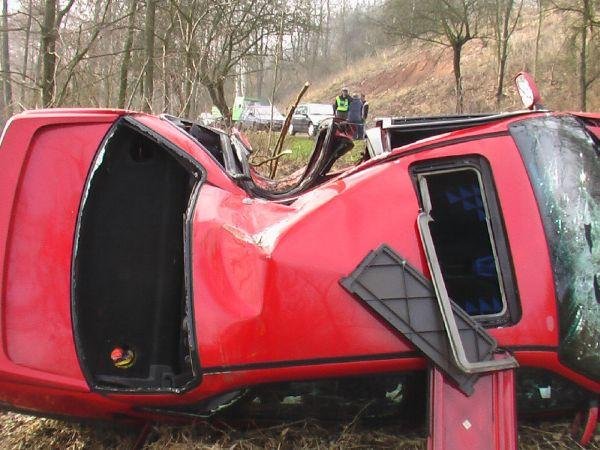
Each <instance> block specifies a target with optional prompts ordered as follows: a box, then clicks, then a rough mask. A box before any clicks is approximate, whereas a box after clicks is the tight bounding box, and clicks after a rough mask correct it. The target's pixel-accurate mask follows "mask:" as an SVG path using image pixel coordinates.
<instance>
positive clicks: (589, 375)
mask: <svg viewBox="0 0 600 450" xmlns="http://www.w3.org/2000/svg"><path fill="white" fill-rule="evenodd" d="M369 138H370V141H369V144H368V147H369V152H368V153H367V154H366V155H365V158H364V159H365V160H364V161H363V162H362V163H361V164H359V165H357V166H356V167H354V168H351V169H349V170H346V171H344V172H341V173H331V171H330V169H331V167H332V165H333V163H334V162H335V160H337V158H339V157H340V156H341V155H342V154H344V153H345V152H347V151H348V150H349V149H350V148H351V147H352V140H351V133H349V132H348V130H345V128H344V125H343V124H340V123H337V122H334V124H333V125H332V126H331V127H330V128H329V129H327V130H324V131H323V132H321V133H320V135H319V136H318V139H317V141H316V150H315V152H314V153H313V155H312V157H311V159H310V161H309V164H308V166H307V168H306V171H305V172H304V174H303V175H302V176H299V177H296V178H294V179H289V180H287V182H286V183H278V184H275V183H274V182H272V181H271V180H268V179H265V178H262V177H260V176H259V175H257V174H256V173H255V172H254V170H253V169H252V168H251V167H250V165H249V163H248V158H247V157H248V155H249V152H250V151H251V150H250V148H249V146H248V145H247V143H246V142H245V139H244V137H243V136H242V135H240V134H238V133H235V132H234V133H233V134H232V135H228V134H226V133H224V132H221V131H218V130H215V129H212V128H208V127H203V126H200V125H197V124H193V123H190V122H187V121H184V120H181V119H176V118H173V117H168V116H161V117H155V116H150V115H146V114H141V113H133V112H128V111H119V110H92V109H57V110H39V111H29V112H25V113H22V114H19V115H17V116H15V117H13V118H12V119H11V120H10V121H9V123H8V124H7V126H6V128H5V130H4V134H3V136H2V142H1V146H0V168H1V169H2V176H1V177H0V205H1V208H0V274H1V276H0V292H1V308H0V311H1V314H2V320H1V325H0V327H1V330H2V333H1V334H0V339H1V340H2V351H1V352H0V402H2V403H3V404H4V405H6V406H7V407H10V408H14V409H18V410H24V411H30V412H37V413H43V414H53V415H63V416H70V417H77V418H100V419H112V418H124V419H126V418H130V419H161V418H169V417H176V416H194V415H206V414H210V413H211V412H212V411H215V410H217V409H219V408H220V407H222V406H225V405H228V404H229V403H231V402H232V400H234V399H235V398H236V397H237V395H238V393H239V392H240V391H241V390H243V389H245V388H248V387H252V386H256V385H264V384H269V383H277V382H282V381H297V380H313V379H327V378H333V377H336V378H341V377H354V376H359V375H373V374H388V373H403V372H410V371H415V370H423V369H425V368H427V367H432V369H431V373H432V375H431V377H430V380H431V391H430V396H431V398H432V399H433V400H432V401H433V402H434V404H433V408H432V411H433V412H431V414H434V416H435V414H439V417H438V416H435V417H436V419H435V420H436V421H435V423H434V424H433V425H432V434H431V438H430V445H432V448H469V447H465V446H464V445H465V444H461V442H462V443H464V442H471V443H472V442H476V443H477V442H480V441H477V440H475V441H469V440H468V439H470V438H469V437H468V436H467V437H465V436H458V435H459V431H460V432H461V433H463V434H465V433H468V431H469V430H471V432H473V430H476V429H478V428H477V427H482V428H481V429H482V430H487V431H485V433H484V434H485V439H484V440H482V441H481V442H483V441H486V442H488V443H493V445H494V446H493V447H490V448H513V447H514V445H515V443H514V439H513V438H510V436H514V435H515V433H514V396H513V395H512V392H513V389H514V386H513V376H512V374H513V372H514V368H515V367H516V366H517V365H520V366H522V367H526V366H530V367H537V368H544V369H547V370H549V371H552V372H554V373H556V374H558V375H561V376H562V377H565V378H567V379H568V380H570V381H572V382H574V383H576V384H577V385H579V386H580V387H582V388H584V389H585V390H587V391H588V392H589V393H591V394H590V397H592V398H594V397H596V396H597V394H598V393H599V392H600V352H599V351H598V345H599V344H598V342H599V340H600V339H599V333H600V331H599V329H600V327H599V326H598V325H599V323H600V312H599V311H600V308H599V306H600V305H599V303H598V302H599V300H600V288H599V286H600V280H599V279H598V277H599V276H600V275H599V273H600V270H599V268H600V266H599V260H600V247H599V245H598V240H599V239H600V234H599V233H600V230H599V229H598V227H599V226H600V221H599V217H600V209H599V208H600V203H599V200H598V186H600V184H599V181H600V179H599V178H600V160H599V159H598V151H599V138H600V115H599V114H578V113H554V112H549V111H545V110H537V111H521V112H516V113H510V114H500V115H480V116H459V117H435V118H415V119H384V120H380V121H379V123H378V127H377V128H375V129H373V130H371V131H370V133H369ZM450 299H452V300H450ZM490 374H491V375H490ZM478 379H479V381H478ZM499 391H500V392H499ZM501 394H502V395H501ZM440 396H445V397H444V398H446V399H447V401H448V402H452V404H453V405H454V406H453V408H454V409H455V410H456V411H451V410H449V408H448V405H447V404H446V406H445V407H444V406H442V402H441V401H440V402H437V400H436V399H440V400H441V397H440ZM486 396H487V397H486ZM492 400H493V401H492ZM461 402H465V403H464V404H465V405H470V406H469V408H471V409H473V405H479V406H478V408H479V407H481V408H482V409H481V410H480V411H475V412H472V414H474V415H475V416H477V415H478V414H479V415H480V416H481V417H469V418H464V417H463V416H460V414H462V412H459V411H458V409H460V408H459V406H457V405H460V404H462V403H461ZM469 402H471V403H469ZM473 402H478V403H473ZM502 405H504V406H502ZM488 407H489V408H491V411H495V413H494V417H495V419H494V420H495V421H496V422H494V427H495V428H493V429H496V430H499V429H504V430H505V431H506V432H507V433H508V434H506V436H508V437H498V436H497V435H495V437H494V436H491V437H490V433H492V431H490V430H491V429H490V428H486V427H488V425H489V423H488V422H486V421H487V420H488V419H487V418H485V417H483V416H485V414H484V413H483V412H481V411H483V410H484V409H485V408H488ZM503 408H504V409H503ZM485 410H486V411H487V409H485ZM442 416H443V419H442V418H441V417H442ZM455 416H456V417H455ZM490 417H491V416H490ZM498 417H503V419H501V420H500V419H498ZM455 419H456V420H458V419H460V422H457V423H456V424H455V423H454V422H452V420H455ZM463 419H464V421H463ZM444 420H445V421H446V422H444ZM499 420H500V422H501V421H502V420H505V422H503V423H504V425H501V424H500V425H499V424H498V421H499ZM444 423H445V425H444V426H445V427H446V429H450V428H452V429H454V430H456V433H455V435H451V433H450V434H448V432H445V434H444V436H445V437H444V439H446V440H447V442H450V443H454V444H452V445H454V447H452V445H450V446H448V445H449V444H447V443H444V442H443V441H441V440H440V439H442V437H441V436H442V434H440V429H439V428H435V427H436V426H437V427H440V426H442V424H444ZM460 424H462V425H460ZM486 424H487V425H486ZM459 425H460V426H459ZM498 427H500V428H498ZM502 427H504V428H502ZM459 429H460V430H459ZM436 430H437V434H436ZM472 434H473V433H472ZM436 436H437V437H436ZM480 437H481V436H480ZM465 439H467V440H466V441H465ZM473 439H475V438H473ZM498 439H500V441H499V440H498ZM502 439H505V440H504V441H503V440H502ZM511 439H513V440H511ZM438 441H439V442H438ZM436 445H437V447H436ZM461 445H462V447H460V446H461ZM486 445H487V444H486ZM490 445H491V444H490ZM444 446H445V447H444ZM470 448H475V447H470ZM478 448H484V447H478Z"/></svg>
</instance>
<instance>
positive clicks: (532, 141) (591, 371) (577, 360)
mask: <svg viewBox="0 0 600 450" xmlns="http://www.w3.org/2000/svg"><path fill="white" fill-rule="evenodd" d="M510 132H511V134H512V136H513V138H514V140H515V141H516V143H517V146H518V147H519V150H520V152H521V155H522V157H523V160H524V161H525V165H526V166H527V170H528V172H529V177H530V180H531V184H532V185H533V188H534V192H535V195H536V198H537V202H538V205H539V208H540V214H541V217H542V221H543V224H544V229H545V232H546V238H547V241H548V247H549V250H550V258H551V262H552V268H553V271H554V284H555V289H556V296H557V300H558V307H559V322H560V345H559V356H560V358H561V361H563V363H564V364H566V365H568V366H570V367H572V368H573V369H575V370H577V371H578V372H580V373H583V374H585V375H587V376H589V377H591V378H593V379H598V378H600V303H599V302H600V286H599V283H600V245H599V244H600V241H599V239H600V203H599V200H600V198H599V194H600V161H599V160H598V151H599V149H598V144H597V143H596V142H594V140H593V138H592V137H591V136H590V134H589V133H588V132H587V131H586V129H585V128H584V127H583V125H581V123H580V122H579V121H578V120H577V119H576V118H574V117H571V116H562V117H538V118H535V119H529V120H524V121H521V122H518V123H516V124H514V125H512V126H511V129H510Z"/></svg>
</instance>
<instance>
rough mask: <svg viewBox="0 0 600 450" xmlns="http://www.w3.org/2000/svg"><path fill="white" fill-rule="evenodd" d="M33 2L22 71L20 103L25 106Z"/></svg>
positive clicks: (26, 29) (29, 11) (26, 31)
mask: <svg viewBox="0 0 600 450" xmlns="http://www.w3.org/2000/svg"><path fill="white" fill-rule="evenodd" d="M32 10H33V0H29V3H28V6H27V24H26V25H25V42H24V44H23V67H22V69H21V95H20V99H19V100H20V102H21V104H23V105H25V104H27V103H28V102H27V101H26V100H25V80H26V79H27V69H28V66H29V39H30V37H31V18H32V14H33V11H32Z"/></svg>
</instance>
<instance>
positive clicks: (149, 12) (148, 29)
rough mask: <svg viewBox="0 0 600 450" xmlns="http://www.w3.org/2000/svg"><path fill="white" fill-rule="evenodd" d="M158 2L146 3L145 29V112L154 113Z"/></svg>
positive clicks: (155, 0) (150, 1)
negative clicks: (155, 38) (155, 40)
mask: <svg viewBox="0 0 600 450" xmlns="http://www.w3.org/2000/svg"><path fill="white" fill-rule="evenodd" d="M156 4H157V0H148V1H147V2H146V25H145V29H144V43H145V49H146V70H145V73H144V102H143V109H144V111H148V112H151V111H152V100H153V98H154V34H155V28H156V24H155V18H156Z"/></svg>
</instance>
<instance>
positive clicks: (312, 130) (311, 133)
mask: <svg viewBox="0 0 600 450" xmlns="http://www.w3.org/2000/svg"><path fill="white" fill-rule="evenodd" d="M308 135H309V136H311V137H312V136H314V135H315V126H314V125H313V124H312V123H311V124H310V125H309V126H308Z"/></svg>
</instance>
